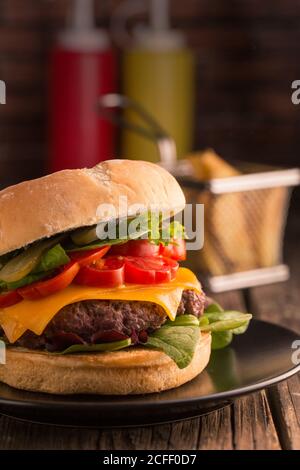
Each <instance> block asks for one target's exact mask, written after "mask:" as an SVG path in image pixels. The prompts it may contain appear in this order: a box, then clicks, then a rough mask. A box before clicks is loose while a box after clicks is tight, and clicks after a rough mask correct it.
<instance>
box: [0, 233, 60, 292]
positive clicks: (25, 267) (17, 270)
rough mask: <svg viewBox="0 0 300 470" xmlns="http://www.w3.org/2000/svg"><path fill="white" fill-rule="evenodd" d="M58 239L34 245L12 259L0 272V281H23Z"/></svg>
mask: <svg viewBox="0 0 300 470" xmlns="http://www.w3.org/2000/svg"><path fill="white" fill-rule="evenodd" d="M59 238H61V237H56V238H52V239H50V240H45V241H42V242H38V243H35V244H34V245H32V246H30V247H29V248H27V249H25V250H24V251H22V253H20V254H19V255H17V256H15V257H14V258H12V259H11V260H10V261H8V262H7V263H6V264H5V265H4V266H3V267H2V269H1V270H0V281H4V282H7V283H9V282H16V281H19V280H20V279H23V277H25V276H27V274H29V273H30V272H31V271H32V270H33V269H34V268H35V267H36V266H37V265H38V263H39V262H40V259H41V257H42V255H43V253H44V252H45V251H46V250H49V249H50V248H51V247H52V246H54V245H56V243H57V241H58V239H59Z"/></svg>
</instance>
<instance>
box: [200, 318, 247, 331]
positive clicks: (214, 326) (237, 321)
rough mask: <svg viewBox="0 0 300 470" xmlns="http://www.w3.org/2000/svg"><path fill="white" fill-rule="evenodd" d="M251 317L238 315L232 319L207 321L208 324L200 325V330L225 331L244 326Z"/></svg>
mask: <svg viewBox="0 0 300 470" xmlns="http://www.w3.org/2000/svg"><path fill="white" fill-rule="evenodd" d="M250 319H251V315H246V314H244V315H242V314H241V315H240V316H239V317H236V318H234V319H230V318H229V319H224V320H219V321H215V322H212V323H209V324H208V325H204V326H202V327H201V331H206V332H208V331H212V332H220V331H227V330H232V331H234V330H235V329H238V328H240V327H244V325H246V324H248V323H249V320H250Z"/></svg>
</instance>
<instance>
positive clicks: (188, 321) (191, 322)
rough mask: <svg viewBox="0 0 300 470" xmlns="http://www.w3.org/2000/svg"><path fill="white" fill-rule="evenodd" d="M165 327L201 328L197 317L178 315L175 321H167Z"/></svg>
mask: <svg viewBox="0 0 300 470" xmlns="http://www.w3.org/2000/svg"><path fill="white" fill-rule="evenodd" d="M164 326H170V327H171V326H199V320H198V318H197V317H195V315H178V317H176V318H175V320H174V321H172V320H167V321H166V323H165V324H164Z"/></svg>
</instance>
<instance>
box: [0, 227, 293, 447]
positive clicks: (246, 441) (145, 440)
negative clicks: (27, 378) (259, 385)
mask: <svg viewBox="0 0 300 470" xmlns="http://www.w3.org/2000/svg"><path fill="white" fill-rule="evenodd" d="M290 232H291V233H292V234H293V237H292V238H291V239H289V240H288V242H287V253H286V256H287V259H288V261H289V264H290V267H291V272H292V277H291V280H290V281H289V282H288V283H284V284H276V285H271V286H264V287H257V288H254V289H251V290H250V292H249V293H248V295H247V298H246V299H245V297H244V296H243V294H242V293H241V292H230V293H226V294H222V295H218V296H215V297H216V299H217V300H218V301H219V302H220V303H222V304H223V305H224V307H226V308H232V309H238V308H240V309H241V310H245V308H246V307H245V303H246V302H245V301H247V302H248V310H250V311H251V312H253V313H254V315H255V316H256V317H257V318H262V319H264V320H269V321H272V322H278V323H280V324H282V325H286V326H287V327H289V328H293V329H294V330H295V331H298V332H299V333H300V290H299V284H300V248H299V242H300V225H298V223H297V220H296V219H295V220H294V221H293V222H292V223H290ZM253 347H255V344H254V345H253ZM275 347H276V346H275ZM0 449H77V450H78V449H88V450H91V449H103V450H136V449H147V450H156V449H157V450H163V449H164V450H174V449H177V450H179V449H184V450H186V449H191V450H195V449H300V376H299V375H298V376H294V377H293V378H291V379H290V380H288V381H286V382H283V383H281V384H279V385H276V386H273V387H271V388H270V389H268V390H264V391H262V392H258V393H255V394H252V395H248V396H246V397H244V398H241V399H238V400H236V401H235V402H234V404H232V405H231V406H228V407H226V408H224V409H222V410H220V411H216V412H213V413H211V414H209V415H207V416H203V417H200V418H196V419H192V420H188V421H182V422H179V423H175V424H165V425H159V426H153V427H144V428H133V429H124V430H114V431H102V430H82V429H76V428H62V427H56V426H46V425H45V426H43V425H37V424H31V423H25V422H24V423H22V422H18V421H16V420H14V419H10V418H6V417H3V416H0Z"/></svg>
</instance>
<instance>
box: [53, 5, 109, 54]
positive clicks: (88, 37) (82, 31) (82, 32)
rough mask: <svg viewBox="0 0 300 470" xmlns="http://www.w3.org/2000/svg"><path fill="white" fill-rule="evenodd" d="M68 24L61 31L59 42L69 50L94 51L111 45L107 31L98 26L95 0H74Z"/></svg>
mask: <svg viewBox="0 0 300 470" xmlns="http://www.w3.org/2000/svg"><path fill="white" fill-rule="evenodd" d="M73 3H74V4H73V8H72V10H71V14H70V18H69V24H68V26H67V27H66V28H65V29H64V30H63V31H61V32H60V33H59V35H58V43H59V44H60V45H61V46H62V47H64V48H65V49H69V50H76V51H79V52H93V51H99V50H100V51H101V50H105V49H107V48H108V47H109V46H110V41H109V37H108V35H107V33H106V32H105V31H104V30H103V29H99V28H96V26H95V20H94V0H73Z"/></svg>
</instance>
